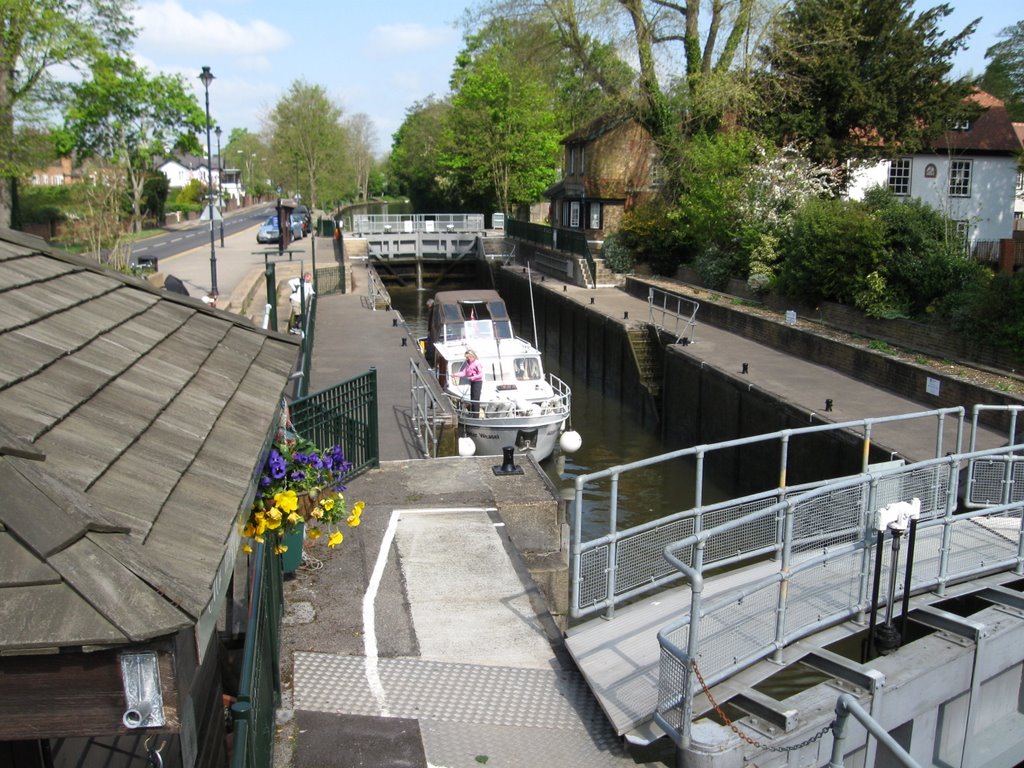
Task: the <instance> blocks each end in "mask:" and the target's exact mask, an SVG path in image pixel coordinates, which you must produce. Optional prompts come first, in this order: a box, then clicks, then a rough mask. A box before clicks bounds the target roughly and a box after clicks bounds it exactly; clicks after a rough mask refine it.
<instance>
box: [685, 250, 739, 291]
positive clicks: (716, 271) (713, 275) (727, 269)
mask: <svg viewBox="0 0 1024 768" xmlns="http://www.w3.org/2000/svg"><path fill="white" fill-rule="evenodd" d="M735 267H736V263H735V259H734V258H733V257H731V256H730V255H729V254H726V253H723V252H722V251H720V250H719V249H718V248H716V247H715V246H711V247H709V248H705V249H704V250H703V251H701V253H700V255H698V256H697V258H696V259H694V261H693V268H694V269H696V270H697V274H698V275H700V279H701V281H702V282H703V283H704V285H705V287H707V288H709V289H711V290H713V291H724V290H725V289H726V288H727V287H728V285H729V278H730V277H732V275H733V272H734V270H735Z"/></svg>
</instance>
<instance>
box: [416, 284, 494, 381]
mask: <svg viewBox="0 0 1024 768" xmlns="http://www.w3.org/2000/svg"><path fill="white" fill-rule="evenodd" d="M472 338H492V339H511V338H513V336H512V320H511V319H510V318H509V316H508V310H507V309H506V308H505V302H504V301H503V300H502V298H501V296H500V295H499V294H498V292H497V291H441V292H440V293H438V294H437V295H436V296H435V297H434V303H433V304H432V305H431V307H430V322H429V325H428V328H427V350H426V351H427V359H428V361H430V362H431V364H433V345H434V343H438V344H440V343H446V342H452V341H459V340H460V339H472Z"/></svg>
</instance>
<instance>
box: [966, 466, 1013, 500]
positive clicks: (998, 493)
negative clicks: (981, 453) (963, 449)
mask: <svg viewBox="0 0 1024 768" xmlns="http://www.w3.org/2000/svg"><path fill="white" fill-rule="evenodd" d="M1008 461H1011V458H1010V457H1008V456H998V457H991V458H985V459H978V460H976V461H973V462H971V474H972V480H973V482H972V483H971V486H970V488H971V493H970V498H969V499H968V501H969V502H970V503H971V504H974V505H977V506H984V505H988V504H1001V503H1002V499H1003V493H1004V488H1005V478H1006V464H1007V462H1008ZM1010 479H1011V481H1012V483H1013V484H1012V485H1011V486H1010V501H1022V500H1024V461H1020V460H1017V461H1014V462H1013V467H1012V469H1011V472H1010Z"/></svg>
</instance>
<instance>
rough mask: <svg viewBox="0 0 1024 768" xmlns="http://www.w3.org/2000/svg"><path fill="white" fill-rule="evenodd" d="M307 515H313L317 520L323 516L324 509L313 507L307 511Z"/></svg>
mask: <svg viewBox="0 0 1024 768" xmlns="http://www.w3.org/2000/svg"><path fill="white" fill-rule="evenodd" d="M309 516H310V517H315V518H316V519H317V520H320V519H321V518H323V516H324V511H323V510H322V509H320V507H313V510H312V511H311V512H310V513H309Z"/></svg>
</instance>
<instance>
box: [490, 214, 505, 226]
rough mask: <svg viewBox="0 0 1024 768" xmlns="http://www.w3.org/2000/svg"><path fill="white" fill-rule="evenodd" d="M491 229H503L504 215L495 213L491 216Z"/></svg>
mask: <svg viewBox="0 0 1024 768" xmlns="http://www.w3.org/2000/svg"><path fill="white" fill-rule="evenodd" d="M491 229H501V230H504V229H505V214H504V213H501V212H495V213H492V214H491Z"/></svg>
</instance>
